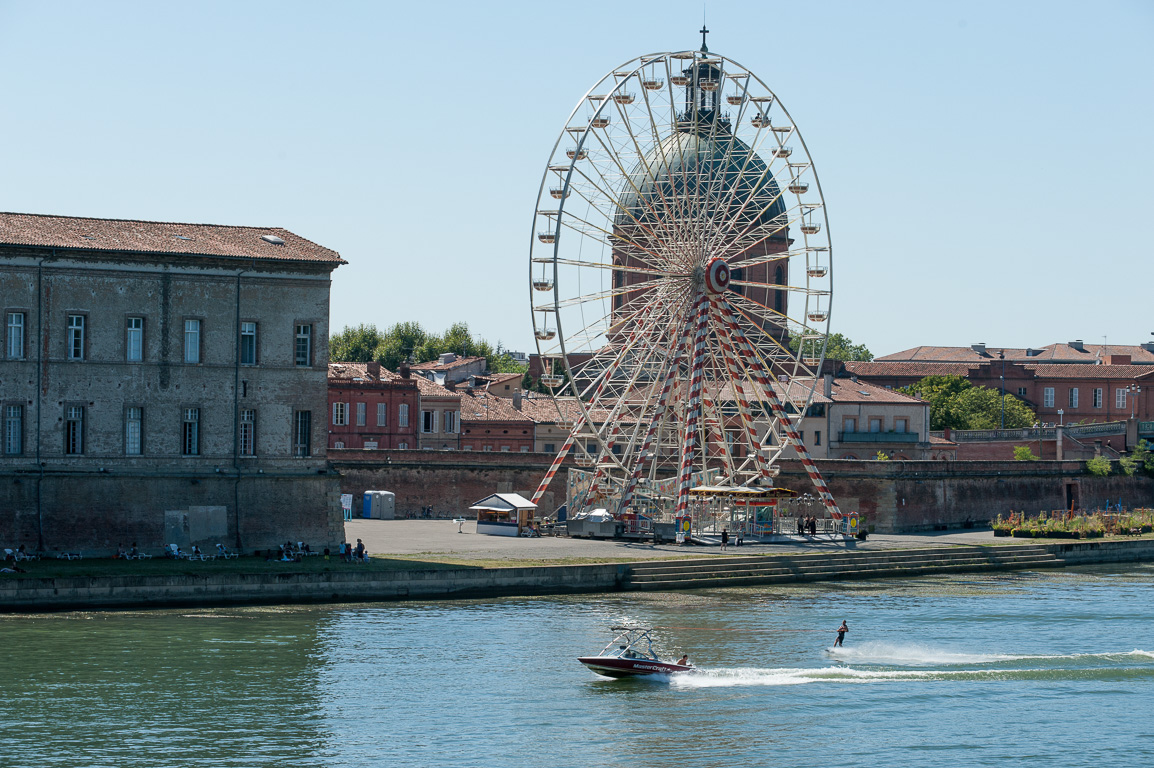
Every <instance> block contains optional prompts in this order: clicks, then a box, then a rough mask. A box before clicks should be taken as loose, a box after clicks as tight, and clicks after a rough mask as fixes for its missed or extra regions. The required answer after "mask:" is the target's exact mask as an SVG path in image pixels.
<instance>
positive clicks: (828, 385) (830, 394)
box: [822, 373, 833, 398]
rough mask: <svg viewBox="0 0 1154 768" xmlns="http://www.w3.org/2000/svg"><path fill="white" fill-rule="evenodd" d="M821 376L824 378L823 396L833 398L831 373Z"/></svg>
mask: <svg viewBox="0 0 1154 768" xmlns="http://www.w3.org/2000/svg"><path fill="white" fill-rule="evenodd" d="M822 378H823V379H825V396H826V397H828V398H833V374H832V373H827V374H826V375H825V376H823V377H822Z"/></svg>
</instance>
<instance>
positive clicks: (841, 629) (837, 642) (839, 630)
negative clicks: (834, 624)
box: [833, 619, 849, 648]
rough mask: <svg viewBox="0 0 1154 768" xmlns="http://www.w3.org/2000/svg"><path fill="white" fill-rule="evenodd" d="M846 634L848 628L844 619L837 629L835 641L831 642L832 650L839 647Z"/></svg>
mask: <svg viewBox="0 0 1154 768" xmlns="http://www.w3.org/2000/svg"><path fill="white" fill-rule="evenodd" d="M846 632H849V626H848V625H846V623H845V619H842V622H841V626H840V627H838V628H837V640H834V641H833V647H834V648H837V647H838V646H839V645H841V641H842V640H844V639H845V633H846Z"/></svg>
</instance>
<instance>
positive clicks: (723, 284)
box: [705, 258, 729, 293]
mask: <svg viewBox="0 0 1154 768" xmlns="http://www.w3.org/2000/svg"><path fill="white" fill-rule="evenodd" d="M705 288H706V290H708V291H709V292H710V293H725V291H726V290H727V289H728V288H729V264H728V263H726V261H725V259H720V258H715V259H711V260H710V262H709V264H708V265H707V266H706V268H705Z"/></svg>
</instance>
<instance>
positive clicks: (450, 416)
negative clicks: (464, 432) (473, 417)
mask: <svg viewBox="0 0 1154 768" xmlns="http://www.w3.org/2000/svg"><path fill="white" fill-rule="evenodd" d="M456 431H457V412H456V411H445V434H447V435H451V434H454V433H455V432H456Z"/></svg>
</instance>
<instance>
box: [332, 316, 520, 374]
mask: <svg viewBox="0 0 1154 768" xmlns="http://www.w3.org/2000/svg"><path fill="white" fill-rule="evenodd" d="M446 352H452V353H454V354H457V355H461V356H462V357H473V356H476V357H483V358H485V359H486V364H487V366H488V369H489V371H490V372H492V373H521V372H522V371H524V370H526V368H527V366H525V365H523V364H521V363H518V362H517V361H515V360H514V359H513V358H511V357H510V356H509V353H508V351H507V350H504V349H502V348H501V344H500V342H498V344H497V348H496V349H494V348H493V346H492V345H491V344H490V343H489V342H487V341H485V340H484V339H482V338H474V337H473V334H471V333H470V332H469V325H468V324H467V323H454V324H453V325H451V326H450V327H449V330H447V331H445V332H444V333H443V334H439V335H438V334H431V333H429V332H428V331H426V330H425V329H424V328H423V327H422V326H421V324H420V323H414V322H402V323H396V324H394V325H392V326H390V327H389V328H388V329H386V330H385V331H383V332H382V331H379V330H377V327H376V326H375V325H358V326H356V327H355V328H354V327H351V326H349V327H346V328H345V329H344V330H343V331H341V332H340V333H338V334H336V335H335V336H333V337H332V338H330V339H329V358H330V359H331V360H333V361H334V362H346V363H367V362H370V361H372V360H376V361H377V362H379V363H380V364H381V365H383V366H384V367H385V368H388V369H389V370H392V371H395V370H396V369H397V368H398V367H399V366H400V365H401V363H402V362H403V361H404V360H407V359H409V358H412V359H413V361H414V362H418V363H424V362H427V361H430V360H436V359H437V358H438V357H440V356H441V355H443V354H444V353H446Z"/></svg>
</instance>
